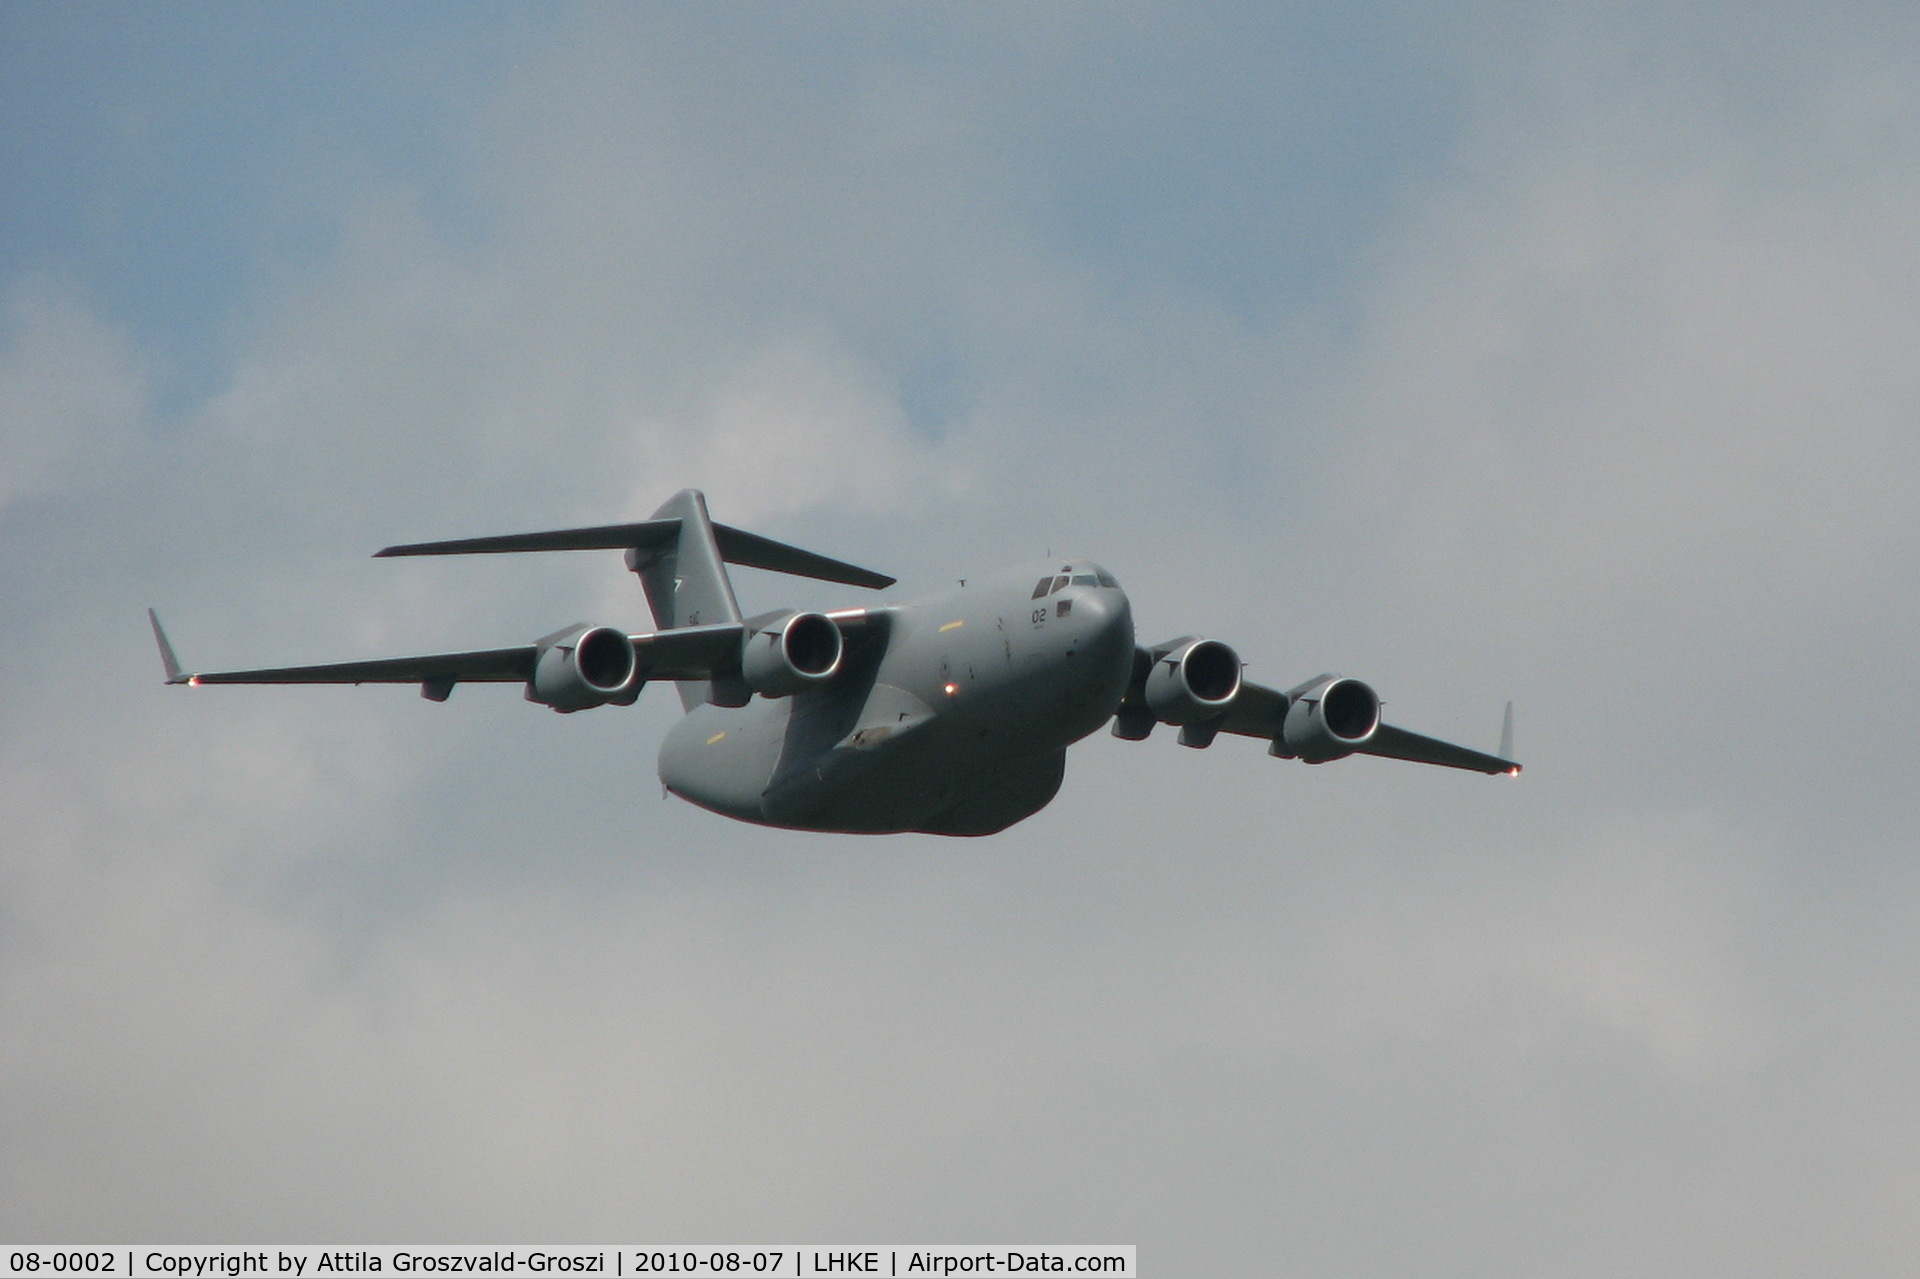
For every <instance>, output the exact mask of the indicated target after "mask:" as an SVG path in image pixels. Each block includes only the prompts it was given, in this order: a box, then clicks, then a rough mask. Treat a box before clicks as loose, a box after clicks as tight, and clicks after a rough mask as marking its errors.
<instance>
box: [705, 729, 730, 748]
mask: <svg viewBox="0 0 1920 1279" xmlns="http://www.w3.org/2000/svg"><path fill="white" fill-rule="evenodd" d="M726 735H727V730H726V729H724V728H723V729H721V730H720V731H719V732H717V733H715V734H714V735H713V736H712V737H709V738H708V739H707V745H709V746H711V745H713V744H714V743H715V742H717V741H719V740H720V739H721V738H723V737H725V736H726Z"/></svg>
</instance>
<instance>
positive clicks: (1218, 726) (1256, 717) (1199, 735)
mask: <svg viewBox="0 0 1920 1279" xmlns="http://www.w3.org/2000/svg"><path fill="white" fill-rule="evenodd" d="M1207 643H1211V641H1197V640H1195V639H1193V638H1192V637H1191V636H1186V637H1182V638H1181V639H1178V640H1171V641H1168V642H1167V643H1165V644H1157V645H1155V646H1153V647H1152V648H1141V649H1139V650H1138V652H1137V655H1136V658H1135V663H1134V669H1135V675H1134V682H1133V686H1132V687H1131V688H1130V689H1129V691H1128V693H1127V695H1126V698H1125V700H1123V701H1122V703H1121V705H1120V709H1119V711H1118V714H1117V715H1116V723H1115V726H1114V732H1115V734H1116V735H1118V736H1122V737H1133V738H1139V737H1144V736H1145V735H1146V732H1147V730H1148V729H1149V728H1150V727H1151V723H1152V717H1153V715H1154V712H1153V710H1152V709H1151V708H1150V706H1149V705H1148V700H1149V699H1148V696H1147V689H1146V686H1145V680H1146V674H1147V672H1148V671H1149V670H1151V669H1152V668H1153V666H1154V664H1155V663H1157V662H1166V663H1168V670H1169V671H1178V672H1180V673H1179V674H1178V675H1177V676H1176V677H1177V678H1180V679H1184V678H1186V676H1185V675H1184V671H1185V665H1184V655H1185V654H1187V653H1188V652H1190V651H1192V650H1195V649H1197V648H1199V647H1204V645H1205V644H1207ZM1216 648H1217V646H1216ZM1228 651H1229V652H1230V650H1228ZM1228 660H1231V661H1233V662H1236V663H1237V662H1238V658H1237V656H1234V657H1231V658H1229V659H1228ZM1337 685H1347V686H1349V687H1350V688H1351V689H1355V690H1357V691H1358V692H1359V693H1361V694H1363V696H1364V702H1363V704H1364V705H1365V706H1366V709H1365V710H1364V711H1361V712H1360V714H1361V715H1362V716H1363V717H1364V718H1363V721H1362V723H1363V724H1364V723H1365V722H1367V721H1370V722H1371V723H1372V728H1371V731H1368V730H1366V729H1365V728H1364V727H1358V726H1357V727H1356V728H1354V729H1347V730H1344V735H1343V736H1342V737H1340V738H1338V739H1337V740H1336V741H1334V742H1333V744H1332V746H1331V748H1328V747H1327V745H1326V743H1325V741H1324V739H1323V740H1322V742H1321V744H1320V746H1319V747H1318V748H1317V749H1316V748H1315V743H1314V741H1313V739H1312V738H1311V737H1309V738H1308V739H1307V740H1306V741H1305V742H1304V744H1303V747H1302V749H1301V750H1298V751H1296V750H1295V749H1294V746H1293V744H1292V742H1293V735H1292V734H1291V733H1289V732H1288V730H1287V719H1288V712H1289V711H1290V710H1296V709H1297V710H1300V711H1302V712H1304V715H1305V718H1306V719H1308V720H1312V719H1314V718H1315V712H1316V710H1317V709H1318V707H1317V703H1318V702H1319V701H1320V699H1321V698H1322V697H1324V696H1326V695H1328V690H1329V689H1330V688H1332V687H1335V686H1337ZM1228 695H1230V696H1231V698H1232V701H1231V702H1230V704H1229V705H1228V706H1227V708H1226V710H1225V711H1224V712H1222V713H1219V714H1218V715H1216V716H1213V717H1208V716H1207V715H1206V714H1205V712H1204V711H1203V712H1202V713H1201V714H1199V715H1193V714H1192V713H1191V712H1188V718H1186V719H1176V720H1172V721H1171V722H1175V723H1183V724H1186V725H1188V727H1185V728H1183V729H1182V730H1181V738H1180V740H1181V741H1182V742H1184V743H1186V744H1188V745H1191V746H1205V745H1206V744H1207V743H1208V742H1210V741H1212V740H1213V735H1214V733H1216V732H1225V733H1234V734H1237V735H1239V736H1241V737H1257V738H1263V739H1265V740H1266V741H1269V742H1272V743H1273V744H1274V745H1273V753H1274V754H1276V755H1283V756H1296V755H1304V756H1305V757H1306V758H1308V759H1309V760H1311V759H1313V758H1314V757H1315V755H1316V754H1317V755H1318V756H1319V758H1321V759H1323V760H1324V759H1337V758H1339V757H1340V756H1342V755H1348V754H1352V755H1378V756H1381V757H1383V758H1386V759H1404V760H1409V761H1411V762H1413V763H1416V764H1438V765H1439V766H1441V767H1442V768H1463V769H1467V770H1469V771H1471V772H1476V773H1487V774H1489V775H1498V774H1502V773H1505V774H1509V775H1516V774H1518V773H1519V772H1520V765H1519V764H1518V763H1516V762H1515V761H1514V760H1513V759H1512V758H1511V756H1512V755H1513V704H1512V703H1511V702H1509V703H1508V704H1507V715H1506V722H1505V723H1504V724H1503V726H1502V729H1501V734H1500V753H1499V754H1498V755H1490V754H1487V753H1486V752H1484V751H1477V750H1473V749H1471V748H1470V747H1466V746H1456V745H1455V744H1454V743H1452V742H1443V741H1441V740H1439V739H1438V738H1435V737H1427V736H1425V735H1423V734H1420V733H1414V732H1409V731H1408V730H1407V729H1404V728H1398V727H1395V726H1394V725H1392V724H1387V723H1381V722H1379V720H1378V711H1379V701H1378V698H1377V696H1376V695H1375V694H1374V693H1373V691H1372V690H1371V689H1368V688H1366V687H1365V686H1364V685H1361V684H1359V682H1358V681H1356V680H1343V679H1341V678H1340V677H1338V676H1335V675H1320V676H1316V677H1315V678H1313V679H1311V680H1308V681H1307V682H1306V683H1304V684H1301V685H1300V686H1298V687H1297V688H1291V689H1288V690H1286V691H1284V692H1282V691H1281V690H1280V689H1277V688H1268V687H1267V686H1266V685H1264V684H1256V683H1254V682H1253V681H1252V680H1249V679H1245V678H1242V679H1240V681H1239V683H1238V688H1237V691H1234V692H1232V693H1231V694H1228ZM1349 696H1351V694H1349ZM1296 727H1297V728H1300V727H1307V728H1309V731H1311V728H1310V726H1308V725H1296Z"/></svg>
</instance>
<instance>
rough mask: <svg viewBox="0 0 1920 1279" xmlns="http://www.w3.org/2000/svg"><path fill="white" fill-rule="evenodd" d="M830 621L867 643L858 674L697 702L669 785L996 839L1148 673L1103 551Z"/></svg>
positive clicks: (665, 770)
mask: <svg viewBox="0 0 1920 1279" xmlns="http://www.w3.org/2000/svg"><path fill="white" fill-rule="evenodd" d="M1060 577H1065V578H1066V579H1067V582H1066V584H1065V585H1063V586H1061V587H1060V588H1059V589H1057V590H1053V591H1051V592H1050V593H1049V592H1047V591H1046V590H1045V589H1044V588H1045V587H1046V586H1050V585H1051V584H1052V583H1053V582H1054V581H1055V580H1057V579H1058V578H1060ZM1036 583H1039V584H1041V585H1039V586H1036ZM829 616H831V617H833V618H835V620H837V621H842V624H843V625H845V626H848V628H849V629H850V630H852V631H853V633H854V634H855V635H856V636H857V638H856V639H855V640H853V641H852V642H850V643H849V644H848V646H847V652H846V657H845V662H844V666H843V669H842V671H841V672H840V674H839V675H838V676H837V677H836V678H835V679H833V680H832V681H830V682H828V683H826V684H823V685H821V686H819V687H816V688H811V689H807V690H804V691H802V692H800V693H797V694H795V695H793V696H791V697H779V698H763V697H756V698H754V699H752V700H751V701H750V702H748V703H747V704H746V705H744V706H716V705H712V704H698V705H695V706H693V707H692V708H691V709H690V710H689V711H688V713H687V715H686V716H685V717H684V718H683V719H681V720H680V721H679V722H678V723H676V724H675V725H674V727H673V728H672V729H671V730H670V731H669V732H668V734H667V737H666V740H665V742H664V743H663V744H662V745H661V748H660V780H661V782H662V783H663V784H664V785H665V786H666V787H667V788H668V789H669V790H671V791H672V792H673V793H674V794H676V795H679V796H680V797H682V798H683V799H686V800H688V801H690V802H692V803H695V804H698V805H700V806H701V807H703V808H708V809H711V810H713V811H714V812H717V813H722V814H725V815H726V816H729V817H735V818H739V819H741V820H744V821H749V822H757V823H761V824H765V825H772V826H784V827H790V828H796V829H805V830H828V831H846V832H857V833H872V834H881V833H890V832H899V831H925V832H928V833H931V834H950V835H979V834H991V833H992V832H994V831H998V830H1001V829H1003V828H1005V827H1007V826H1010V825H1012V824H1013V823H1015V822H1017V821H1019V820H1021V819H1022V818H1024V817H1027V816H1029V815H1031V814H1032V813H1034V812H1037V811H1038V810H1039V809H1041V808H1043V807H1045V806H1046V804H1047V803H1048V801H1050V800H1051V799H1052V798H1053V796H1054V794H1055V792H1056V791H1058V790H1059V787H1060V780H1061V776H1062V772H1063V770H1064V766H1065V759H1066V749H1067V747H1068V746H1070V745H1072V744H1073V743H1074V742H1077V741H1079V740H1080V739H1081V738H1083V737H1086V736H1087V735H1088V734H1090V733H1092V732H1094V731H1095V730H1096V729H1098V728H1100V727H1101V726H1102V725H1103V724H1105V723H1106V722H1107V721H1108V720H1109V719H1110V718H1111V717H1112V715H1113V712H1114V708H1115V707H1116V706H1117V705H1119V703H1120V700H1121V698H1122V697H1123V696H1124V695H1125V694H1126V691H1127V686H1128V681H1129V680H1130V679H1131V677H1132V674H1133V666H1134V634H1133V614H1132V610H1131V608H1130V607H1129V605H1128V603H1127V597H1126V594H1125V592H1124V591H1122V590H1121V589H1120V587H1119V585H1118V583H1117V582H1115V581H1114V579H1113V577H1112V576H1111V575H1109V574H1108V573H1106V572H1105V571H1104V570H1103V569H1101V568H1099V567H1098V566H1097V565H1095V564H1093V563H1091V562H1090V561H1087V560H1049V561H1046V562H1044V563H1035V564H1033V565H1031V566H1030V567H1024V568H1018V569H1014V570H1010V571H1008V572H1006V573H1003V574H999V575H996V576H993V577H990V578H985V579H979V580H973V579H969V581H968V582H967V584H966V585H965V586H963V587H961V588H960V589H958V590H954V591H950V592H948V593H946V594H944V595H940V596H936V597H933V598H929V599H924V600H918V601H913V602H909V603H902V604H893V605H888V606H885V607H881V608H875V609H872V610H851V611H850V613H848V614H829ZM856 627H857V628H858V629H855V628H856Z"/></svg>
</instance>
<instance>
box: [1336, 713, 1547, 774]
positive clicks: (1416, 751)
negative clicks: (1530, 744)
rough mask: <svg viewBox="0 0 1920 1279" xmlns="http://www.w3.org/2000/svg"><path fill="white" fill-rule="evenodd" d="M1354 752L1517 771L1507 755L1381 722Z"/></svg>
mask: <svg viewBox="0 0 1920 1279" xmlns="http://www.w3.org/2000/svg"><path fill="white" fill-rule="evenodd" d="M1358 753H1359V754H1361V755H1380V756H1384V757H1385V758H1387V759H1406V760H1412V761H1413V762H1414V763H1416V764H1438V765H1440V766H1441V767H1442V768H1464V769H1468V770H1469V771H1471V772H1475V773H1486V774H1488V775H1490V776H1493V775H1498V774H1500V773H1518V772H1519V771H1520V765H1518V764H1516V763H1514V762H1513V761H1512V760H1510V759H1501V758H1500V757H1499V756H1498V755H1488V754H1485V753H1483V752H1481V751H1476V750H1469V749H1468V748H1466V747H1465V746H1455V745H1454V744H1453V743H1452V742H1443V741H1441V740H1439V739H1438V738H1435V737H1423V736H1421V735H1420V734H1419V733H1410V732H1408V731H1407V730H1406V729H1404V728H1395V727H1394V726H1393V725H1391V724H1382V725H1381V726H1380V727H1379V728H1376V729H1375V730H1374V731H1373V736H1372V737H1371V738H1370V739H1369V740H1368V741H1367V744H1366V745H1365V746H1362V747H1361V748H1360V749H1359V752H1358Z"/></svg>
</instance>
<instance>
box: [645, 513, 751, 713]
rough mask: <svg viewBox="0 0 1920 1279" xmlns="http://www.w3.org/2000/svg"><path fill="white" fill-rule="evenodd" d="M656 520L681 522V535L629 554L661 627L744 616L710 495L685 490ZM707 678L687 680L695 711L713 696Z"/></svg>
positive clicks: (684, 690) (687, 697)
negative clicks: (719, 540)
mask: <svg viewBox="0 0 1920 1279" xmlns="http://www.w3.org/2000/svg"><path fill="white" fill-rule="evenodd" d="M653 518H654V519H656V520H678V521H679V522H680V532H679V535H678V536H677V537H676V538H675V539H674V540H673V541H671V542H669V543H668V544H666V545H664V546H659V547H654V548H639V549H635V550H631V551H629V552H627V567H629V568H631V569H632V570H633V571H634V572H635V573H638V574H639V575H640V582H641V584H642V585H643V586H645V587H646V591H647V603H648V604H649V605H650V606H652V608H653V621H654V624H655V625H656V626H658V627H659V628H660V629H661V630H672V629H674V628H675V627H680V626H705V625H712V624H714V623H716V622H737V621H739V620H740V605H739V603H738V602H736V601H735V599H734V598H733V583H732V582H730V581H728V580H727V566H726V562H725V561H724V560H723V559H722V558H721V556H720V547H719V545H718V544H717V543H716V542H715V540H714V533H713V521H712V519H711V518H709V517H708V515H707V499H706V495H705V494H703V493H701V492H700V490H699V489H682V490H681V491H680V492H678V493H676V494H674V495H673V497H672V498H670V499H668V501H667V503H666V504H665V505H664V506H662V507H661V508H660V509H659V510H657V511H655V512H654V513H653ZM707 696H708V686H707V684H706V683H704V682H695V681H683V682H682V683H681V684H680V700H681V702H682V703H684V704H685V705H686V706H687V707H688V708H689V709H691V708H692V707H694V706H698V705H699V704H700V703H701V702H704V701H706V700H707Z"/></svg>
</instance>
